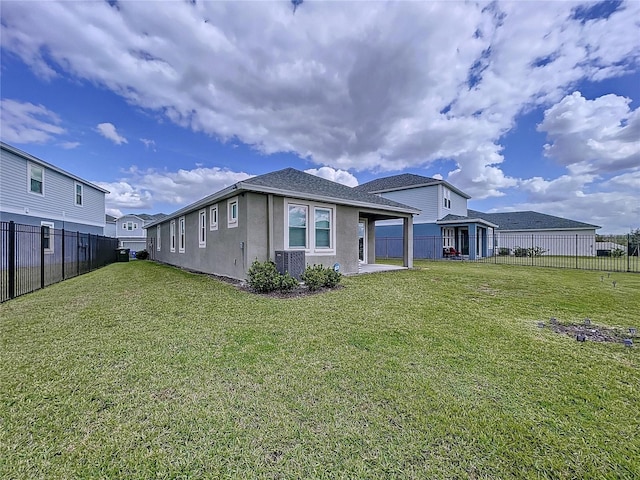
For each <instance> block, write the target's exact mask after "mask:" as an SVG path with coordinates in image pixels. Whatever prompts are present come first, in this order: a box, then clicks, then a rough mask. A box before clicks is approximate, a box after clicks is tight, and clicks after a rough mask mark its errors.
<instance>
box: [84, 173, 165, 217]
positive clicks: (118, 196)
mask: <svg viewBox="0 0 640 480" xmlns="http://www.w3.org/2000/svg"><path fill="white" fill-rule="evenodd" d="M93 183H95V184H96V185H98V186H99V187H102V188H104V189H105V190H108V191H109V193H108V194H107V195H106V197H105V203H106V209H107V213H109V211H110V210H113V209H120V208H124V209H137V210H144V209H151V208H153V195H152V194H151V192H150V191H149V190H146V189H144V188H141V187H139V186H137V185H133V184H132V183H130V182H128V181H126V180H121V181H119V182H110V183H107V182H93ZM110 215H113V214H110ZM114 216H115V215H114Z"/></svg>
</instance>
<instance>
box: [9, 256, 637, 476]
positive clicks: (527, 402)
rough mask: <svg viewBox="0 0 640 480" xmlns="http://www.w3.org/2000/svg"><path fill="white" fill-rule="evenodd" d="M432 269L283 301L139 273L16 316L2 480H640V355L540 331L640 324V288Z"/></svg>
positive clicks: (484, 268)
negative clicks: (552, 321) (551, 323)
mask: <svg viewBox="0 0 640 480" xmlns="http://www.w3.org/2000/svg"><path fill="white" fill-rule="evenodd" d="M416 267H417V268H416V270H413V271H400V272H389V273H381V274H371V275H362V276H357V277H349V278H346V279H344V285H345V287H344V288H342V289H339V290H335V291H332V292H329V293H324V294H320V295H314V296H308V297H301V298H294V299H286V300H283V299H273V298H269V297H263V296H256V295H251V294H248V293H244V292H242V291H239V290H237V289H235V288H234V287H233V286H231V285H228V284H225V283H221V282H219V281H216V280H213V279H210V278H208V277H205V276H199V275H193V274H189V273H186V272H183V271H180V270H176V269H173V268H171V267H167V266H162V265H158V264H154V263H151V262H143V261H136V262H130V263H117V264H114V265H111V266H109V267H105V268H102V269H99V270H97V271H94V272H92V273H89V274H86V275H83V276H81V277H78V278H74V279H71V280H68V281H65V282H62V283H59V284H56V285H53V286H51V287H48V288H46V289H44V290H41V291H38V292H35V293H32V294H29V295H26V296H23V297H20V298H17V299H15V300H12V301H10V302H7V303H4V304H2V305H0V342H1V343H0V347H1V348H0V362H1V364H2V369H0V478H140V479H143V478H144V479H148V478H203V477H204V478H265V479H267V478H269V479H271V478H369V479H370V478H492V479H493V478H612V479H613V478H616V479H617V478H638V476H640V465H639V458H640V440H639V439H640V436H639V435H638V432H639V431H640V420H639V418H640V417H639V415H638V411H639V408H640V399H639V396H638V392H639V391H640V375H639V374H638V367H639V359H640V353H639V351H638V347H637V346H634V347H633V348H625V347H624V346H623V345H621V344H613V343H610V344H599V343H594V342H587V343H578V342H576V341H575V340H574V339H572V338H570V337H568V336H562V335H558V334H555V333H553V332H551V331H550V330H549V329H539V328H537V326H536V324H537V322H538V321H539V320H547V319H548V318H549V317H551V316H555V317H557V318H558V319H559V320H560V321H564V322H581V321H582V320H583V319H584V318H585V317H590V318H591V319H592V322H593V323H595V324H603V325H608V326H619V327H629V326H632V325H634V323H635V326H637V327H640V325H638V323H639V321H638V320H639V319H638V305H640V276H638V275H634V274H626V273H617V274H612V275H611V277H606V276H605V278H604V279H603V280H602V281H601V278H600V273H598V272H585V271H574V270H555V269H536V268H524V267H516V266H505V265H483V264H475V263H466V262H465V263H462V262H431V263H428V262H416ZM614 280H615V281H616V282H617V284H616V286H615V287H614V286H613V284H612V282H613V281H614ZM637 343H638V342H636V344H637Z"/></svg>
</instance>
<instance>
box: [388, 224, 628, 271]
mask: <svg viewBox="0 0 640 480" xmlns="http://www.w3.org/2000/svg"><path fill="white" fill-rule="evenodd" d="M445 245H447V247H445ZM402 248H403V241H402V238H399V237H377V238H376V258H378V259H385V258H402ZM413 252H414V259H430V260H464V261H472V262H484V263H502V264H509V265H528V266H538V267H556V268H574V269H582V270H602V271H618V272H636V273H640V238H638V235H637V234H635V235H632V234H624V235H611V236H606V237H605V236H600V235H543V234H527V235H512V234H508V233H497V234H495V235H483V236H480V237H474V236H464V235H460V236H459V237H456V238H443V237H441V236H429V237H426V236H425V237H422V236H418V237H414V241H413ZM451 252H453V254H452V253H451Z"/></svg>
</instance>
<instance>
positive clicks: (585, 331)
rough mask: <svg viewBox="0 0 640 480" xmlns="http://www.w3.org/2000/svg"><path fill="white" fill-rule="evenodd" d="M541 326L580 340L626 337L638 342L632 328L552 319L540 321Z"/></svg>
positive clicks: (598, 340) (602, 340)
mask: <svg viewBox="0 0 640 480" xmlns="http://www.w3.org/2000/svg"><path fill="white" fill-rule="evenodd" d="M538 326H539V327H540V328H550V329H551V330H553V331H554V332H555V333H560V334H565V335H568V336H570V337H573V338H576V339H579V340H580V341H591V342H611V343H624V341H625V340H626V339H631V340H632V341H633V343H636V342H637V338H638V335H637V332H636V331H635V329H631V328H616V327H605V326H603V325H596V324H593V323H591V322H585V323H581V324H580V323H560V322H557V321H554V319H551V321H550V322H549V323H545V322H539V323H538Z"/></svg>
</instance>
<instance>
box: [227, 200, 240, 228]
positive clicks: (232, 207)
mask: <svg viewBox="0 0 640 480" xmlns="http://www.w3.org/2000/svg"><path fill="white" fill-rule="evenodd" d="M227 226H228V227H229V228H233V227H237V226H238V197H236V198H232V199H231V200H229V201H228V202H227Z"/></svg>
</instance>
